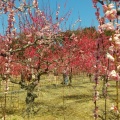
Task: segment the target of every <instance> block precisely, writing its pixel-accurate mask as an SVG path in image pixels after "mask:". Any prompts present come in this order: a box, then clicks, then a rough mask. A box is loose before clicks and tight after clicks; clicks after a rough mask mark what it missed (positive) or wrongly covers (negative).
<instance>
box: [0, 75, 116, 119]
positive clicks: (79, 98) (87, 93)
mask: <svg viewBox="0 0 120 120" xmlns="http://www.w3.org/2000/svg"><path fill="white" fill-rule="evenodd" d="M61 82H62V77H61V76H60V77H59V80H58V82H57V85H55V84H56V82H55V81H54V77H53V76H49V77H45V76H43V77H42V79H41V82H40V84H39V86H38V87H37V88H36V90H35V91H34V92H35V93H36V94H37V95H38V98H36V99H35V103H34V105H35V107H34V111H35V113H34V114H33V113H32V112H31V113H30V114H29V117H28V115H27V113H26V112H25V109H26V104H25V97H26V92H20V93H14V94H7V104H6V110H5V113H6V120H22V119H24V120H73V119H74V120H94V118H93V110H94V102H93V94H94V90H93V86H94V82H93V81H92V82H90V80H89V79H88V78H87V77H86V76H83V75H82V76H75V77H74V78H73V83H72V86H63V85H62V84H60V83H61ZM110 83H111V86H110V87H109V88H108V99H107V113H108V114H107V117H108V118H109V116H110V115H111V112H110V108H111V105H112V103H115V99H116V98H115V96H116V94H115V90H116V89H115V83H114V82H110ZM10 85H11V84H10ZM13 89H14V90H17V89H19V86H18V85H14V88H11V91H12V90H13ZM98 90H99V92H100V95H99V96H100V98H99V100H98V101H97V104H98V108H99V111H98V113H99V115H100V116H102V117H103V118H104V101H105V100H104V97H103V96H102V81H100V83H99V85H98ZM1 92H2V91H1ZM0 99H1V102H0V105H1V106H2V108H0V117H1V118H2V117H3V110H4V95H3V94H1V95H0ZM23 116H24V118H23ZM98 120H101V119H100V118H99V119H98ZM108 120H109V119H108Z"/></svg>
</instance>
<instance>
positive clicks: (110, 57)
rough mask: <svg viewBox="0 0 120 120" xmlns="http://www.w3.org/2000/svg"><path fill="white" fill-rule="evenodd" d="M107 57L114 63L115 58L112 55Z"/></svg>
mask: <svg viewBox="0 0 120 120" xmlns="http://www.w3.org/2000/svg"><path fill="white" fill-rule="evenodd" d="M106 57H107V58H108V59H110V60H111V61H114V60H115V59H114V57H113V56H112V55H110V54H109V53H107V55H106Z"/></svg>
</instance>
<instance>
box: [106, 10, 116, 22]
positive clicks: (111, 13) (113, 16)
mask: <svg viewBox="0 0 120 120" xmlns="http://www.w3.org/2000/svg"><path fill="white" fill-rule="evenodd" d="M105 16H106V18H107V19H108V20H114V19H116V17H117V11H116V10H115V9H112V10H108V11H106V13H105Z"/></svg>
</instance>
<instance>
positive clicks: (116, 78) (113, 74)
mask: <svg viewBox="0 0 120 120" xmlns="http://www.w3.org/2000/svg"><path fill="white" fill-rule="evenodd" d="M109 77H110V78H111V79H113V80H116V81H118V80H120V76H119V74H118V73H117V72H116V71H115V70H112V71H111V72H110V74H109Z"/></svg>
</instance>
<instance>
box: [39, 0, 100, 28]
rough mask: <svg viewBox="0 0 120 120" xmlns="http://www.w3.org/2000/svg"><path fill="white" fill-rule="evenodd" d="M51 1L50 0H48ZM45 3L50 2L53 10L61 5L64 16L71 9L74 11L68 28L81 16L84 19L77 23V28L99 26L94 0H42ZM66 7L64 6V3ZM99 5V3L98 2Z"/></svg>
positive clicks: (61, 12)
mask: <svg viewBox="0 0 120 120" xmlns="http://www.w3.org/2000/svg"><path fill="white" fill-rule="evenodd" d="M48 1H49V2H48ZM42 3H44V5H45V4H50V7H51V9H52V10H53V11H56V5H57V4H59V5H60V7H61V8H60V15H61V16H62V15H63V14H64V13H66V12H67V11H69V10H72V13H71V15H70V17H69V20H68V21H67V28H69V26H71V25H72V24H74V22H75V21H76V20H77V19H78V18H79V17H80V19H81V20H82V21H81V22H80V23H79V24H76V28H77V27H78V26H79V27H90V26H96V27H97V26H98V22H97V20H96V16H95V9H94V8H93V5H92V0H42V1H41V2H40V3H39V4H40V6H42V5H43V4H42ZM65 4H66V7H65V8H64V5H65ZM98 5H99V4H98ZM40 8H42V7H40Z"/></svg>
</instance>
